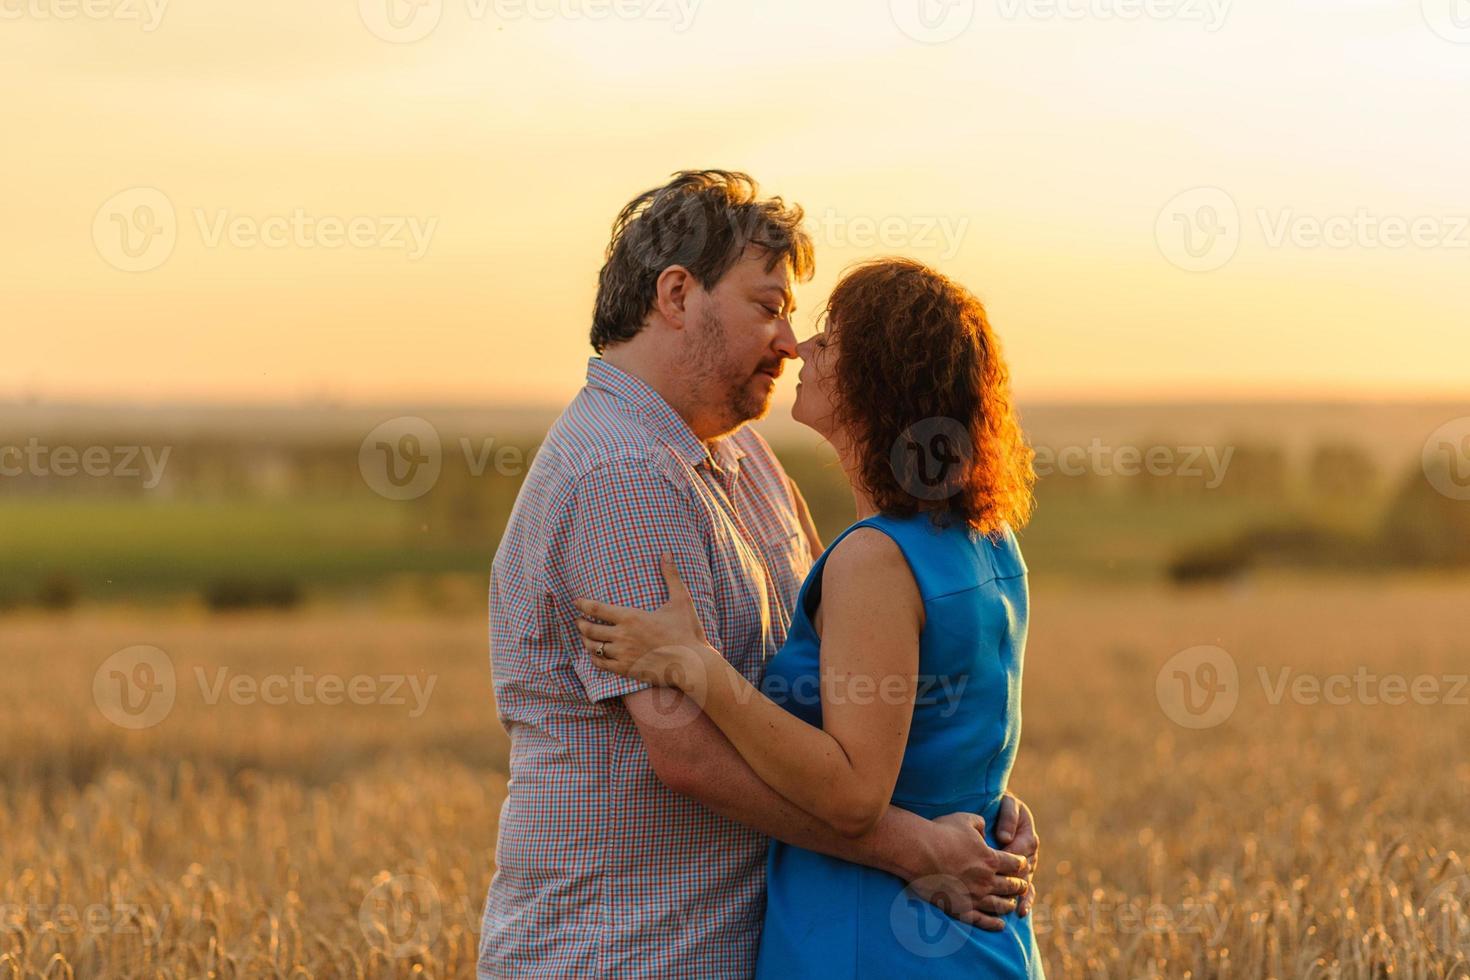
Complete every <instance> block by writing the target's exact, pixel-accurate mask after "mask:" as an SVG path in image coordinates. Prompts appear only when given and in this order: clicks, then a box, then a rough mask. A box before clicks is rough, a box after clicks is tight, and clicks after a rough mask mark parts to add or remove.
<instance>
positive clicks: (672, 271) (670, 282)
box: [653, 265, 698, 330]
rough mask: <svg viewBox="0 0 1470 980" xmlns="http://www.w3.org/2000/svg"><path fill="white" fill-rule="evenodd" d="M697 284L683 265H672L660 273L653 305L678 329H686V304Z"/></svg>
mask: <svg viewBox="0 0 1470 980" xmlns="http://www.w3.org/2000/svg"><path fill="white" fill-rule="evenodd" d="M696 285H698V283H697V281H696V280H695V278H694V276H693V275H691V274H690V272H689V270H688V269H686V268H684V267H683V266H682V265H671V266H669V267H668V268H667V269H665V270H664V271H663V272H660V273H659V276H658V284H657V286H656V287H655V291H654V298H653V305H654V308H655V309H657V310H658V312H659V315H661V316H662V317H663V318H664V319H665V320H667V321H669V323H671V324H672V325H673V326H674V329H676V330H682V329H684V318H685V313H686V304H687V303H688V302H689V294H690V292H692V291H693V289H694V287H695V286H696Z"/></svg>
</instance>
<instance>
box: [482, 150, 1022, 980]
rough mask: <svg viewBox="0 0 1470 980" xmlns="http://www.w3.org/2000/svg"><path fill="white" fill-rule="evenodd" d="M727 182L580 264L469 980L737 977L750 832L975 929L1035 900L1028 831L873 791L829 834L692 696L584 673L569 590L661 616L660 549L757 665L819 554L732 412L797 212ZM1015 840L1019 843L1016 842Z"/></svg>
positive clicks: (668, 204)
mask: <svg viewBox="0 0 1470 980" xmlns="http://www.w3.org/2000/svg"><path fill="white" fill-rule="evenodd" d="M757 194H758V191H757V188H756V185H755V183H754V181H752V180H751V179H750V178H749V177H747V176H745V175H744V174H738V173H727V172H723V171H694V172H685V173H680V174H677V175H676V176H675V177H674V179H673V180H672V181H671V182H670V183H668V184H666V185H665V186H663V187H660V188H657V189H655V190H652V191H649V192H647V193H645V194H642V195H640V196H639V197H637V198H635V199H634V200H633V201H632V202H631V203H630V204H629V205H628V206H627V207H626V208H624V209H623V211H622V213H621V214H620V215H619V217H618V219H617V221H616V222H615V223H614V225H613V234H612V241H611V244H610V245H609V247H608V252H607V262H606V264H605V265H604V266H603V269H602V272H601V275H600V276H599V280H598V294H597V303H596V311H595V315H594V319H593V326H592V346H593V348H594V349H595V350H596V351H597V352H598V353H599V354H600V355H602V356H601V357H600V358H593V359H592V360H591V361H590V362H589V364H588V371H587V386H586V387H585V388H584V389H583V390H582V391H581V392H580V393H579V394H578V396H577V397H576V399H575V400H574V401H573V402H572V404H571V405H570V406H569V407H568V408H567V410H566V411H565V412H564V413H563V415H562V417H561V418H560V419H559V420H558V421H557V422H556V424H555V425H554V426H553V427H552V429H551V431H550V433H549V434H548V436H547V438H546V441H545V442H544V444H543V445H542V448H541V450H540V452H538V454H537V456H536V461H535V464H534V465H533V467H532V469H531V471H530V473H529V474H528V475H527V477H526V481H525V483H524V485H523V486H522V488H521V492H520V496H519V498H518V499H517V501H516V506H515V510H514V511H513V512H512V514H511V518H510V524H509V526H508V528H507V529H506V533H505V537H504V539H503V541H502V542H501V547H500V549H499V550H498V552H497V553H496V556H495V562H494V567H493V572H492V576H491V588H490V615H491V663H492V669H493V673H494V679H495V696H496V704H497V708H498V711H499V715H500V719H501V722H502V724H503V725H504V726H505V728H506V730H507V731H508V732H509V734H510V738H511V757H510V774H511V779H510V785H509V791H508V794H507V798H506V801H505V805H504V807H503V809H502V812H501V821H500V836H499V842H498V846H497V849H496V865H497V867H496V873H495V878H494V881H493V882H492V883H491V886H490V892H489V896H488V899H487V903H486V910H485V919H484V928H483V937H482V941H481V949H480V959H479V972H480V976H481V977H517V978H519V977H649V978H655V977H657V978H669V977H696V976H698V977H718V978H724V977H730V978H739V977H748V976H749V975H750V974H751V973H752V972H753V969H754V963H755V954H756V949H757V946H758V943H759V939H760V922H761V913H762V907H763V885H764V883H763V872H764V864H763V862H764V855H765V846H766V839H767V838H768V837H776V838H779V839H781V840H783V841H786V842H788V843H791V844H794V845H796V846H799V847H804V848H808V849H811V850H816V851H821V852H823V853H827V854H831V855H834V856H837V857H841V858H844V859H846V860H850V861H855V862H859V863H862V864H866V865H869V866H872V867H875V868H880V869H883V870H885V871H889V872H891V873H893V874H895V875H898V876H899V877H901V878H903V879H904V880H906V881H909V882H912V883H913V887H914V889H915V891H916V892H917V893H918V894H920V895H922V896H924V897H926V898H929V899H931V900H934V901H936V902H940V903H941V904H943V905H944V906H945V907H946V908H947V909H948V910H950V911H951V912H952V913H953V914H956V915H961V916H964V917H966V918H968V919H970V921H974V922H977V923H980V924H987V923H989V924H994V923H995V920H994V916H998V915H1003V914H1010V913H1011V911H1012V910H1013V909H1015V908H1016V907H1017V903H1018V899H1017V897H1016V896H1018V895H1022V893H1027V894H1025V895H1024V897H1021V898H1020V899H1019V901H1020V902H1021V903H1022V904H1024V903H1027V902H1029V901H1030V894H1029V890H1028V885H1027V882H1026V880H1025V878H1023V877H1022V876H1029V873H1030V869H1031V861H1032V860H1034V856H1035V849H1036V845H1035V835H1034V831H1033V829H1032V827H1031V822H1030V818H1029V814H1028V813H1027V812H1026V811H1025V808H1024V807H1023V806H1020V805H1019V804H1016V803H1012V805H1010V806H1009V807H1008V808H1007V811H1006V815H1005V816H1004V817H1003V818H1002V821H1001V823H1002V826H1000V827H997V828H996V831H997V836H998V838H999V839H1001V840H1009V841H1010V844H1009V845H1008V851H1015V852H1018V853H1007V852H1003V851H994V850H991V849H990V848H989V847H987V846H986V845H985V842H984V840H983V838H982V837H981V836H980V834H979V833H977V823H978V818H976V817H973V816H971V815H965V814H955V815H951V816H948V817H944V818H942V819H940V820H937V821H929V820H926V819H924V818H922V817H919V816H917V815H915V814H912V813H909V812H907V811H904V810H901V809H898V808H894V807H890V808H889V809H888V811H887V814H886V815H885V816H884V818H883V819H882V820H881V821H880V823H879V825H878V826H877V828H875V829H874V830H873V831H871V832H869V833H868V834H866V835H865V836H863V837H860V838H855V839H854V838H848V837H844V836H843V835H841V834H840V833H838V832H837V831H835V830H834V829H833V828H831V827H828V826H826V825H825V824H823V823H821V822H820V821H818V820H817V819H815V818H813V817H812V816H810V815H809V814H807V813H805V812H804V811H802V810H800V809H798V808H796V807H795V806H793V805H792V804H790V803H789V802H787V801H786V800H785V799H784V798H782V797H781V796H779V795H778V794H776V793H775V792H774V791H773V790H771V789H770V788H769V787H768V786H766V785H765V784H764V783H763V782H761V781H760V779H758V778H757V777H756V776H755V774H754V772H752V771H751V769H750V768H749V766H747V765H746V764H745V762H744V761H743V760H742V759H741V758H740V756H739V754H738V753H737V752H736V751H735V749H734V748H733V747H732V746H731V745H730V743H729V742H728V741H726V740H725V738H724V736H723V735H722V734H720V732H719V730H718V729H717V728H715V726H714V725H713V724H712V723H710V722H709V720H708V719H707V718H705V717H704V716H703V715H702V714H701V713H700V711H699V709H698V706H697V705H695V704H693V703H692V702H689V701H687V700H685V699H684V698H683V697H682V695H679V694H678V693H677V692H669V691H666V690H658V691H655V690H652V689H649V688H648V687H647V686H646V685H644V684H642V683H639V682H637V681H632V680H630V679H628V678H625V677H621V676H618V675H616V674H610V673H605V672H602V671H599V670H597V669H596V668H595V667H593V666H592V665H591V663H590V661H589V660H588V659H587V658H588V655H587V653H586V652H585V650H584V648H583V645H582V642H581V637H580V634H579V633H578V632H577V627H576V617H577V614H576V609H575V607H574V606H573V604H572V600H573V599H574V598H575V597H577V596H591V595H595V596H598V597H599V598H602V599H604V600H605V601H608V602H612V603H615V604H619V605H626V606H640V607H643V608H647V609H652V608H656V607H657V606H659V605H660V604H662V603H663V601H664V600H665V597H666V595H665V586H664V579H663V575H662V573H661V571H660V561H659V559H660V555H661V554H663V553H664V552H669V553H671V554H673V555H674V560H675V563H676V565H677V566H678V569H679V572H680V574H681V575H682V576H683V578H684V581H685V582H686V583H687V584H688V587H689V589H690V592H691V593H692V595H693V597H694V600H695V603H696V605H697V607H698V611H699V615H700V618H701V620H702V622H703V625H704V628H705V631H706V633H707V635H708V637H709V640H710V643H711V644H712V645H714V646H715V647H716V648H717V649H719V650H720V651H721V652H722V653H723V654H724V655H725V656H726V657H727V658H729V659H730V661H731V662H732V663H733V664H734V665H735V666H736V667H737V668H738V669H739V670H740V671H741V672H742V673H743V674H745V676H746V677H747V678H749V679H750V680H752V681H758V680H759V677H760V674H761V670H762V667H763V665H764V663H765V661H766V659H767V658H769V657H770V656H771V655H772V654H773V653H775V651H776V650H777V649H778V648H779V647H780V645H781V643H782V642H783V641H784V639H785V636H786V630H787V627H788V626H789V624H790V616H791V610H792V608H793V606H794V604H795V600H796V594H797V591H798V589H799V587H800V585H801V582H802V579H803V577H804V576H805V575H806V573H807V571H808V569H809V567H810V565H811V562H812V556H813V549H815V548H818V547H819V545H818V544H817V541H816V534H815V531H814V530H813V528H812V526H811V521H810V518H809V517H808V516H807V514H806V506H805V503H804V502H803V501H802V499H801V496H800V494H799V492H798V491H797V490H796V488H795V486H794V485H793V484H792V483H791V481H790V480H789V479H787V477H786V475H785V473H784V471H783V470H782V469H781V466H780V464H779V463H778V462H777V461H776V458H775V456H774V455H773V454H772V452H771V450H770V447H769V446H767V445H766V443H765V441H764V440H763V439H761V437H760V436H759V435H758V434H756V433H755V431H754V430H752V429H750V428H748V427H746V426H745V423H746V422H748V421H751V420H752V419H756V418H759V417H761V416H763V415H764V414H765V413H766V411H767V410H768V408H769V405H770V398H771V393H772V391H773V389H774V386H775V380H776V378H777V377H778V376H779V375H780V373H781V370H782V365H783V363H784V362H785V361H786V360H787V359H789V358H793V357H795V356H796V337H795V335H794V334H793V332H792V327H791V316H792V313H793V309H794V308H793V303H792V286H793V283H794V282H795V281H797V280H798V279H806V278H809V277H810V275H811V272H812V245H811V241H810V239H809V238H808V237H807V235H806V234H805V232H804V231H803V230H802V229H801V218H802V213H801V210H800V209H799V208H795V207H787V206H786V205H784V204H783V202H782V201H781V200H780V199H779V198H773V199H760V198H759V197H758V196H757ZM1021 855H1025V856H1021Z"/></svg>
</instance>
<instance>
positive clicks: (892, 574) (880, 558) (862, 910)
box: [578, 259, 1043, 980]
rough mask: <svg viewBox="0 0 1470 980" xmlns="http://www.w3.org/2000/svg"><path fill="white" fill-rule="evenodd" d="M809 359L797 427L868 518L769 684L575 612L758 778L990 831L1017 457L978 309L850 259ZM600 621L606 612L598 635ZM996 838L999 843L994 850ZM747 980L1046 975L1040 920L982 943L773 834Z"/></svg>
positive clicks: (863, 872) (815, 582)
mask: <svg viewBox="0 0 1470 980" xmlns="http://www.w3.org/2000/svg"><path fill="white" fill-rule="evenodd" d="M826 322H827V329H826V330H825V331H824V332H822V333H819V334H817V335H816V336H815V337H813V338H811V339H810V340H807V341H806V342H805V343H803V344H802V345H801V348H800V354H801V357H802V360H803V362H804V364H803V367H802V370H801V373H800V384H799V385H798V386H797V396H796V404H795V407H794V409H793V413H792V414H793V415H794V417H795V418H796V419H797V420H798V421H800V422H802V423H804V424H806V425H808V426H810V427H811V428H813V429H815V430H816V431H817V432H819V433H820V434H821V435H822V436H823V437H824V438H825V439H827V440H828V441H829V442H830V443H831V444H832V446H833V447H834V448H835V449H836V451H837V454H838V457H839V458H840V460H841V462H842V465H843V468H844V469H845V471H846V473H847V476H848V479H849V482H850V483H851V485H852V492H853V497H854V499H855V501H856V504H857V516H858V518H859V519H858V521H857V522H856V523H855V524H853V525H852V526H851V527H849V528H848V529H847V530H846V531H844V532H843V533H842V534H841V535H839V536H838V538H837V539H836V540H835V541H834V542H833V543H832V545H831V546H830V547H828V548H827V549H826V551H825V552H823V554H822V555H821V557H820V558H818V560H817V562H816V563H815V565H814V566H813V567H812V570H811V573H810V575H809V576H808V577H807V579H806V581H805V583H804V585H803V586H802V589H801V592H800V595H799V597H798V600H797V609H796V611H795V613H794V615H793V618H792V625H791V630H790V634H789V636H788V638H787V640H786V643H785V645H784V646H783V647H782V648H781V650H780V651H779V652H778V653H777V654H776V655H775V656H774V657H773V658H772V659H771V661H770V663H769V665H768V666H767V669H766V674H765V678H764V680H763V682H762V685H761V690H760V691H756V690H755V689H754V688H752V687H751V685H750V684H749V683H748V682H747V681H746V680H745V679H744V678H743V677H742V676H741V675H740V674H739V672H738V671H736V670H735V669H734V668H733V667H731V666H730V665H729V663H728V662H727V661H726V660H725V659H724V658H723V657H722V656H721V655H720V653H719V652H718V651H717V650H714V649H713V648H711V647H710V645H709V644H708V642H707V641H706V638H705V635H704V632H703V630H702V629H701V627H700V624H699V620H698V617H697V616H696V614H695V612H694V607H693V605H692V603H691V602H690V600H689V595H688V592H687V591H686V590H685V589H684V586H683V583H682V582H681V581H680V580H679V576H678V572H677V571H676V570H674V568H673V564H672V561H671V560H670V559H669V558H668V557H667V556H666V557H665V560H664V572H665V575H666V576H667V578H668V580H669V603H668V604H667V605H665V606H664V607H662V608H661V609H659V610H657V611H655V612H644V611H640V610H636V609H627V608H622V607H617V606H608V605H605V604H602V603H598V602H594V601H589V600H581V601H579V602H578V608H579V610H580V611H581V613H582V615H583V617H586V618H584V619H583V620H582V621H581V622H580V624H579V626H580V628H581V631H582V634H583V636H584V639H585V643H586V645H587V648H588V650H589V651H590V652H591V653H592V654H593V655H594V656H593V662H594V663H596V664H597V665H598V666H599V667H601V668H602V669H605V670H610V671H615V672H617V673H621V674H628V675H631V676H633V677H636V678H639V679H641V680H644V681H647V682H649V683H652V684H656V685H660V686H666V687H678V688H680V689H682V690H683V691H684V692H685V693H686V694H687V695H688V696H689V697H691V698H692V699H694V700H695V701H696V702H698V703H699V704H700V705H701V706H702V707H703V709H704V711H705V713H706V714H707V715H708V716H709V717H710V719H711V720H712V721H714V722H715V724H717V725H719V727H720V728H721V730H722V731H723V732H724V733H725V735H726V736H727V737H728V738H729V739H730V741H731V743H732V744H734V746H735V747H736V749H737V750H739V752H740V754H741V756H742V757H743V758H744V759H745V760H746V762H747V763H749V765H750V766H751V768H752V769H754V770H755V772H756V773H757V774H758V775H760V777H761V778H762V779H763V780H765V781H766V782H767V783H769V784H770V785H771V787H772V788H774V789H775V790H776V791H777V792H779V793H780V794H781V795H783V796H785V797H786V798H787V799H789V800H791V801H792V802H793V803H795V804H796V805H797V806H799V807H801V808H802V809H804V810H806V811H807V812H809V813H811V814H813V815H814V816H816V817H818V818H820V819H822V820H824V821H825V822H827V823H828V824H830V825H831V826H832V827H834V828H836V829H837V830H839V831H841V832H843V833H847V834H851V835H854V836H859V835H862V834H863V833H865V832H866V831H868V830H869V829H870V828H871V827H872V826H873V825H874V824H875V823H876V822H877V820H878V818H879V817H880V815H881V814H882V813H883V811H884V808H885V807H886V806H887V805H888V804H889V803H890V802H891V803H892V804H893V805H895V806H899V807H903V808H905V809H908V810H911V811H913V812H916V813H918V814H920V815H922V816H926V817H937V816H940V815H943V814H946V813H954V812H959V811H970V812H976V813H980V814H981V815H982V816H983V817H984V818H985V821H986V827H987V831H986V834H987V837H989V836H990V831H989V830H988V828H989V827H991V826H993V825H994V824H995V818H996V813H997V811H998V809H999V806H1000V800H1001V796H1002V794H1003V793H1004V792H1005V789H1006V781H1007V778H1008V776H1009V774H1010V770H1011V766H1012V763H1013V762H1014V760H1015V755H1016V749H1017V745H1018V742H1019V738H1020V730H1021V669H1022V659H1023V654H1024V648H1025V637H1026V623H1027V611H1028V600H1027V586H1026V568H1025V565H1024V563H1023V562H1022V559H1021V554H1020V551H1019V549H1018V547H1017V544H1016V539H1015V537H1014V534H1013V533H1012V529H1013V528H1017V527H1020V526H1021V525H1023V524H1024V523H1025V521H1026V519H1027V518H1028V517H1029V515H1030V508H1031V487H1032V484H1033V479H1034V478H1033V475H1032V470H1031V458H1032V454H1031V451H1030V450H1029V449H1028V448H1027V447H1026V445H1025V442H1024V440H1023V438H1022V436H1021V433H1020V428H1019V425H1018V423H1017V420H1016V415H1015V412H1014V409H1013V408H1012V406H1011V403H1010V393H1009V379H1008V373H1007V370H1006V367H1005V363H1004V361H1003V360H1002V358H1001V355H1000V350H999V347H998V345H997V343H996V339H995V336H994V334H993V333H992V331H991V329H990V325H989V323H988V322H987V319H986V316H985V310H984V308H983V307H982V306H981V304H980V302H979V300H977V299H976V298H975V297H974V296H973V295H971V294H970V293H969V292H968V291H966V290H965V289H964V288H962V287H961V286H959V285H957V284H956V283H953V282H951V281H950V280H948V279H946V278H945V277H944V276H941V275H940V274H938V273H937V272H935V271H933V270H931V269H929V268H927V267H925V266H923V265H920V264H919V263H916V262H911V261H906V260H897V259H885V260H880V261H876V262H872V263H869V264H866V265H862V266H859V267H858V268H857V269H855V270H853V271H851V272H850V273H848V274H847V275H846V276H845V277H844V278H843V279H842V281H841V282H840V283H839V284H838V286H837V288H836V290H835V291H834V292H833V294H832V297H831V299H830V300H829V302H828V306H827V316H826ZM593 620H599V621H600V622H593ZM988 843H990V844H991V846H998V845H997V844H996V842H995V841H994V840H993V839H991V840H988ZM767 889H768V892H767V894H768V898H767V906H766V917H765V924H764V927H763V933H762V938H761V950H760V958H759V965H758V975H759V976H762V977H782V978H784V977H874V978H888V977H908V976H920V975H922V976H924V977H926V978H929V980H942V978H945V977H961V976H964V977H976V976H984V977H1041V976H1042V975H1043V970H1042V965H1041V961H1040V957H1039V956H1038V955H1037V950H1036V944H1035V939H1034V936H1033V934H1032V930H1031V919H1030V918H1027V917H1024V916H1021V915H1007V916H1005V919H1004V922H1005V927H1004V928H1003V929H1002V930H1000V931H986V930H983V929H980V928H977V927H975V926H972V925H969V924H967V923H966V922H962V921H960V920H958V919H955V918H952V917H949V916H947V915H945V914H944V913H943V912H942V911H940V910H939V909H938V908H936V907H934V906H932V905H929V904H927V903H924V902H919V901H917V900H911V899H910V897H909V896H908V895H907V894H906V892H905V889H904V885H903V882H902V881H900V880H899V879H898V878H896V877H894V876H892V875H889V874H886V873H884V872H881V871H877V870H875V869H871V868H866V867H862V866H859V865H856V864H852V863H849V862H846V861H841V860H838V859H836V858H830V857H826V856H823V855H820V854H816V853H814V852H811V851H806V850H803V849H801V848H797V847H791V846H788V845H785V844H782V843H780V842H773V843H772V846H771V851H770V857H769V863H768V879H767Z"/></svg>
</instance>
